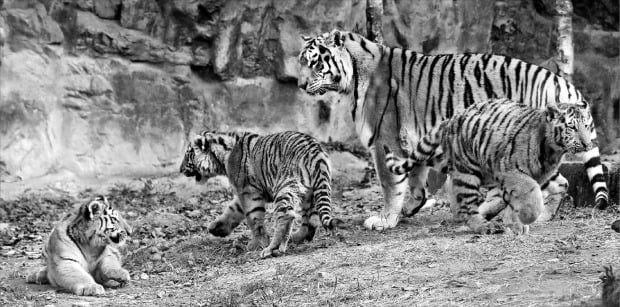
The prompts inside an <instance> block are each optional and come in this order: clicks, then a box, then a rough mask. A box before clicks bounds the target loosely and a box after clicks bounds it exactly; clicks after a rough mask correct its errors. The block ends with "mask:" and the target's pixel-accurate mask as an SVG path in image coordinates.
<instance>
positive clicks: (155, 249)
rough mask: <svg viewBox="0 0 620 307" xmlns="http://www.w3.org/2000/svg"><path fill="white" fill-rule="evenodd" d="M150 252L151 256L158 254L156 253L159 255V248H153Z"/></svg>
mask: <svg viewBox="0 0 620 307" xmlns="http://www.w3.org/2000/svg"><path fill="white" fill-rule="evenodd" d="M150 251H151V254H156V253H159V248H157V247H156V246H153V247H151V249H150Z"/></svg>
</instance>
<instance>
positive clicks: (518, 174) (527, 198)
mask: <svg viewBox="0 0 620 307" xmlns="http://www.w3.org/2000/svg"><path fill="white" fill-rule="evenodd" d="M588 117H589V115H588V113H587V105H586V104H585V103H584V104H569V103H559V104H550V105H548V106H546V107H545V108H544V109H537V108H532V107H529V106H527V105H524V104H520V103H516V102H511V101H509V100H508V99H506V98H498V99H491V101H482V102H478V103H476V104H474V105H471V106H470V107H468V108H467V109H465V111H463V112H460V113H459V114H457V115H454V116H453V117H451V118H449V119H447V120H445V121H444V122H442V123H441V124H440V125H439V126H438V127H437V128H436V129H433V130H432V131H431V132H429V133H428V134H427V135H425V136H424V137H423V138H422V139H421V140H420V142H418V145H417V146H416V147H415V149H414V150H413V152H412V153H411V155H410V156H409V157H408V158H407V159H401V158H398V157H395V156H394V154H393V153H392V152H391V151H390V149H389V147H385V148H384V151H385V153H386V155H385V162H386V166H387V168H388V169H389V170H390V171H391V172H393V173H395V174H399V175H403V174H406V173H408V172H410V171H411V170H412V169H413V168H414V166H415V165H418V164H427V165H429V166H435V167H438V168H439V169H442V170H443V171H444V172H449V173H450V178H451V183H452V184H451V187H452V188H451V204H453V205H454V206H455V209H456V210H455V211H456V212H457V213H458V214H459V217H462V218H463V219H464V220H466V221H467V224H468V226H469V227H470V228H471V229H472V230H473V231H475V232H477V233H483V234H484V233H486V234H491V233H499V232H503V231H504V227H503V226H504V225H499V224H497V223H495V222H494V221H491V219H492V218H493V217H494V216H495V215H497V213H499V211H501V210H502V209H503V208H502V207H501V206H500V207H498V208H489V207H486V206H485V207H486V208H484V207H481V206H480V205H481V204H482V203H483V202H484V195H483V193H481V187H483V186H495V187H497V188H498V189H500V190H501V192H502V198H503V200H504V201H505V202H506V205H507V206H508V210H507V211H509V212H510V213H509V214H504V215H505V216H506V217H507V218H505V220H504V222H505V224H506V226H508V227H509V228H508V229H511V230H512V231H514V232H515V233H517V234H520V233H523V232H526V231H527V229H529V227H524V225H525V226H527V225H529V224H531V223H533V222H535V221H536V219H538V216H539V215H540V213H541V212H542V211H543V202H544V201H543V196H542V191H541V189H540V184H542V183H545V182H546V181H548V180H549V177H550V176H552V175H554V174H555V173H557V171H558V168H559V167H560V162H561V161H562V157H563V156H564V154H565V153H567V152H571V153H576V152H582V151H586V150H588V149H590V147H591V146H592V137H591V136H590V131H591V130H590V127H588V123H587V122H586V119H587V118H588ZM489 209H492V210H489ZM509 221H510V222H509Z"/></svg>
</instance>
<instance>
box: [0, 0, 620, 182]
mask: <svg viewBox="0 0 620 307" xmlns="http://www.w3.org/2000/svg"><path fill="white" fill-rule="evenodd" d="M365 3H366V1H364V0H342V1H332V0H311V1H304V0H297V1H275V0H271V1H249V0H200V1H195V0H194V1H181V0H170V1H162V0H158V1H155V0H73V1H70V0H4V1H2V0H0V45H1V46H0V52H1V53H2V56H1V57H0V61H1V62H0V171H1V173H2V181H13V180H19V179H28V178H34V177H38V176H42V175H46V174H50V173H58V172H60V171H63V172H71V173H74V174H76V175H78V176H82V177H101V176H110V175H118V174H121V175H138V174H144V175H146V174H162V173H168V172H174V171H176V168H177V166H178V163H179V162H180V159H181V156H182V153H183V148H184V145H185V143H186V139H187V136H188V135H189V134H190V133H192V132H195V131H198V130H201V129H203V128H209V129H222V130H224V129H236V130H251V131H257V132H275V131H281V130H299V131H303V132H308V133H311V134H312V135H314V136H316V137H318V138H319V139H321V140H323V141H326V140H328V139H332V140H337V141H343V142H357V139H356V136H355V132H354V130H353V125H352V123H351V122H350V121H351V120H350V118H349V112H348V108H349V105H350V102H349V101H338V98H337V97H336V96H335V95H326V96H324V97H310V96H308V95H306V94H305V93H303V92H301V91H299V90H298V89H297V87H296V78H297V71H298V67H297V65H298V64H297V55H298V53H299V49H300V47H301V40H300V38H299V37H300V35H301V34H313V33H318V32H325V31H329V30H331V29H333V28H341V29H346V30H352V29H353V30H357V31H359V30H360V29H364V28H365V22H366V21H365ZM493 3H494V1H493V0H475V1H452V0H434V1H424V2H423V3H422V4H419V5H411V3H410V2H409V1H405V0H385V1H384V7H385V16H384V19H383V27H384V35H385V41H386V44H388V45H400V46H406V47H408V48H411V49H414V50H419V51H425V52H428V53H445V52H465V51H471V52H489V51H504V52H505V53H508V54H511V52H512V51H514V50H512V49H506V50H500V49H498V47H497V44H496V43H495V42H494V44H491V37H492V31H495V30H496V28H497V27H496V23H497V22H496V20H495V19H494V14H495V11H494V6H493ZM527 10H528V12H530V13H531V12H532V11H533V12H534V13H536V11H535V10H534V9H527ZM534 13H532V14H534ZM536 14H538V13H536ZM593 16H594V15H593ZM530 17H531V18H534V19H536V18H538V19H540V18H542V19H545V17H536V16H533V17H532V16H530ZM611 23H612V24H613V20H612V21H611ZM616 31H617V29H616ZM591 33H594V32H592V31H590V32H587V35H586V37H587V38H588V39H592V37H599V36H596V35H594V34H592V35H591ZM596 33H598V32H596ZM597 35H598V34H597ZM606 35H607V32H605V35H602V36H601V38H600V39H598V38H597V41H603V40H606V39H607V36H606ZM614 35H616V34H612V39H616V38H617V35H616V36H614ZM503 37H505V35H504V36H503ZM496 41H497V40H496ZM506 45H510V44H506ZM596 48H597V47H592V48H589V49H588V52H590V53H592V54H593V55H594V56H600V54H601V53H602V51H601V50H599V49H596ZM601 48H602V49H605V50H607V49H606V48H604V47H601ZM511 55H513V56H516V57H523V58H526V59H531V60H533V61H540V60H543V59H544V58H545V57H546V56H547V55H546V54H545V56H544V57H542V58H530V57H529V53H526V52H523V54H521V51H520V50H516V52H514V53H512V54H511ZM605 56H606V57H608V56H607V55H605ZM613 56H616V57H617V54H616V53H613V54H612V56H611V58H610V57H608V58H610V59H613ZM577 57H579V55H578V56H577ZM610 61H611V60H610ZM601 63H606V62H601ZM599 65H600V66H609V65H607V64H599ZM614 65H615V66H614ZM614 65H611V66H614V67H617V66H618V65H617V63H616V64H614ZM585 66H587V65H586V64H584V67H585ZM588 68H590V66H588ZM590 69H596V68H595V67H592V68H590ZM616 72H617V70H616ZM613 76H616V78H617V74H615V75H613ZM615 80H619V79H615ZM613 82H615V83H613ZM592 83H596V82H592ZM608 83H609V87H612V88H613V86H611V85H613V84H617V83H618V82H617V81H610V82H608ZM604 95H611V94H609V92H604ZM615 97H618V96H615ZM616 99H617V98H616ZM601 100H604V99H601ZM595 101H596V100H595ZM606 120H609V119H606ZM611 120H614V118H613V117H612V118H611ZM614 131H615V130H614Z"/></svg>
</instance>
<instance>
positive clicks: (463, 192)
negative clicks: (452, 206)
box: [451, 171, 504, 234]
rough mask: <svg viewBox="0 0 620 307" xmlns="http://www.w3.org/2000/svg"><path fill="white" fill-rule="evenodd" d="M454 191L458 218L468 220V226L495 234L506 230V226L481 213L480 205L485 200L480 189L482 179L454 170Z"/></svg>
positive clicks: (482, 232)
mask: <svg viewBox="0 0 620 307" xmlns="http://www.w3.org/2000/svg"><path fill="white" fill-rule="evenodd" d="M451 177H452V193H453V195H454V198H455V200H456V204H457V212H456V214H457V218H464V219H465V220H467V226H469V228H471V229H472V230H473V231H474V232H475V233H479V234H495V233H502V232H504V228H503V227H502V226H501V225H500V224H499V223H497V222H495V221H488V220H487V219H486V218H485V217H484V216H483V215H482V214H480V211H479V207H480V205H481V204H482V203H483V202H484V195H483V194H482V192H481V191H480V188H481V187H480V184H481V179H480V178H479V177H478V176H476V175H473V174H469V173H461V172H458V171H454V172H452V174H451Z"/></svg>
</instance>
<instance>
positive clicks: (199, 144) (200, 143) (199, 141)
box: [190, 134, 206, 151]
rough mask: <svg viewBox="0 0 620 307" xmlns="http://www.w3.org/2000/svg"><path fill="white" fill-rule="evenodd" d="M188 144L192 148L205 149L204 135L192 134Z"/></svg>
mask: <svg viewBox="0 0 620 307" xmlns="http://www.w3.org/2000/svg"><path fill="white" fill-rule="evenodd" d="M190 145H191V146H192V148H194V150H199V151H205V150H206V147H205V146H206V142H205V137H204V136H202V135H200V134H196V135H194V137H193V138H192V140H191V144H190Z"/></svg>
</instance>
